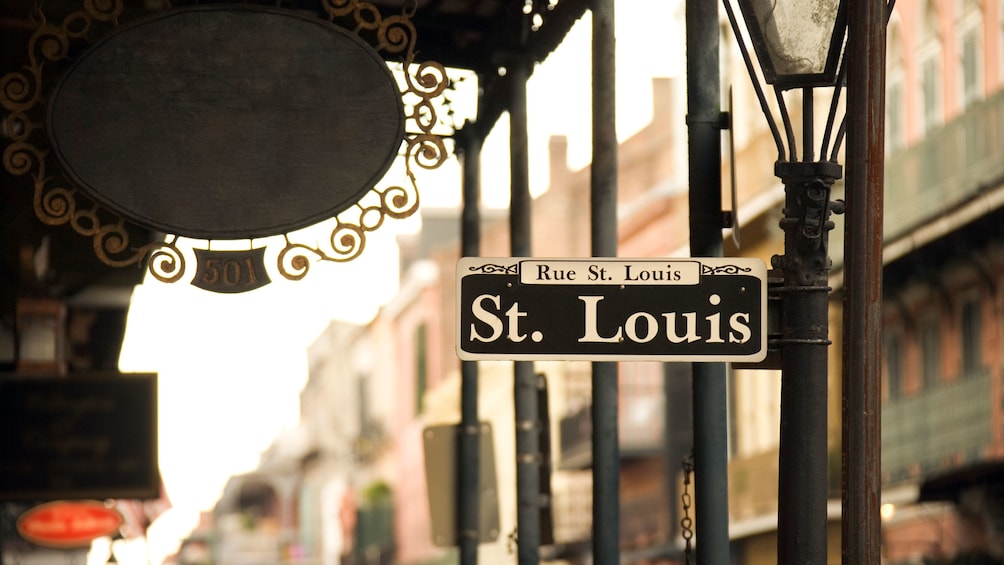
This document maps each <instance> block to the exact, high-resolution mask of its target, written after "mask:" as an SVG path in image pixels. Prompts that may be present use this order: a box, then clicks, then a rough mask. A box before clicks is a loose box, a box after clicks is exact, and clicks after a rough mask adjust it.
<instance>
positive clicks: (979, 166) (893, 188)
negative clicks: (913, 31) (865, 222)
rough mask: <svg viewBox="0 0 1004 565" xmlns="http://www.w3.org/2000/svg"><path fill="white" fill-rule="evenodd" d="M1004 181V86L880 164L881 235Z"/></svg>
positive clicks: (899, 231)
mask: <svg viewBox="0 0 1004 565" xmlns="http://www.w3.org/2000/svg"><path fill="white" fill-rule="evenodd" d="M1002 181H1004V90H1001V91H1000V92H997V93H996V94H995V95H993V96H991V97H990V98H987V99H985V100H983V101H981V102H979V103H977V104H974V105H973V106H971V107H969V108H968V109H967V110H966V111H965V113H964V114H962V115H961V116H959V117H958V118H956V119H954V120H952V121H951V122H948V123H946V124H945V125H944V126H942V127H941V128H938V129H937V130H934V131H931V132H930V133H929V134H928V135H927V137H925V138H924V140H923V141H921V142H920V143H918V144H917V145H914V146H912V147H910V148H908V149H906V150H904V151H900V152H897V153H895V154H893V155H890V156H889V158H888V159H887V160H886V164H885V200H886V202H890V203H897V205H895V206H886V209H885V236H886V237H887V238H895V237H898V236H900V235H903V234H904V233H907V232H909V230H911V229H912V228H914V227H916V226H918V225H921V224H923V223H925V222H927V221H928V220H930V219H931V218H934V217H936V216H937V215H939V214H940V213H942V211H943V210H945V209H946V208H947V209H951V207H952V206H954V205H957V204H960V203H962V202H965V201H966V200H968V199H970V198H972V197H973V196H976V195H977V194H978V193H979V192H980V191H981V190H984V189H986V188H987V187H991V186H994V185H995V184H999V183H1001V182H1002Z"/></svg>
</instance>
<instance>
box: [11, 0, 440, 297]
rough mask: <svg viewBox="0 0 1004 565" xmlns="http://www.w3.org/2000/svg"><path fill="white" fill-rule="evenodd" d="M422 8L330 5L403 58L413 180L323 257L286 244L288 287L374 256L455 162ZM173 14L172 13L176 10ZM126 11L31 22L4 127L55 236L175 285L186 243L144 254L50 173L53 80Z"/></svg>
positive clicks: (97, 1)
mask: <svg viewBox="0 0 1004 565" xmlns="http://www.w3.org/2000/svg"><path fill="white" fill-rule="evenodd" d="M262 1H264V0H262ZM417 5H418V3H417V1H414V0H412V1H411V2H410V3H406V5H405V7H404V8H403V9H402V10H401V12H400V13H398V14H394V15H389V16H386V17H385V16H383V15H382V14H381V13H380V10H379V8H378V7H377V6H376V5H375V4H373V3H372V2H369V1H366V0H321V8H320V12H319V13H318V16H319V17H321V18H324V17H327V19H328V21H330V22H332V23H333V24H335V25H339V26H341V27H343V28H345V29H348V30H351V31H352V32H353V33H355V34H356V35H358V36H360V37H361V38H363V39H364V40H365V41H367V42H369V43H370V44H371V45H372V46H373V48H374V49H375V50H377V51H378V52H382V53H384V56H385V58H387V59H390V58H395V57H399V59H398V61H399V64H400V72H399V73H397V76H398V77H399V78H398V86H399V87H400V91H401V99H402V102H403V104H404V107H405V112H404V116H405V128H404V129H405V131H404V137H403V139H402V141H401V148H400V152H399V158H400V159H402V160H403V165H404V173H405V175H406V176H407V179H408V180H407V181H406V182H403V183H398V184H396V185H393V186H386V187H382V188H381V187H376V186H374V187H373V188H372V190H371V191H370V192H369V193H367V194H366V195H364V197H363V198H362V199H361V200H360V201H359V202H357V203H356V204H355V205H354V206H352V207H350V208H349V209H347V210H345V211H343V212H341V213H340V214H338V216H337V217H336V218H334V220H335V225H334V228H333V229H332V230H331V233H330V235H329V236H328V238H327V241H326V243H325V245H324V246H323V247H322V246H321V245H310V244H305V243H301V242H297V241H294V240H293V239H292V238H291V235H290V234H282V235H283V237H284V240H285V245H284V246H283V247H282V249H281V250H280V252H279V254H278V259H277V269H278V270H279V272H280V274H281V275H282V276H283V277H285V278H286V279H288V280H300V279H302V278H303V277H305V276H306V275H307V273H308V272H309V270H310V265H311V262H312V260H320V261H334V262H346V261H350V260H352V259H355V258H356V257H358V256H359V255H360V254H361V253H362V252H363V250H364V248H365V247H366V237H367V234H368V233H369V232H372V231H373V230H376V229H378V228H379V227H380V226H381V225H382V224H383V222H384V220H385V219H386V218H393V219H403V218H407V217H409V216H411V215H412V214H414V213H415V212H416V211H417V210H418V206H419V192H418V187H417V184H416V179H415V175H414V173H413V171H414V170H416V169H418V168H420V169H425V170H431V169H436V168H438V167H439V166H441V165H442V164H444V163H445V162H446V159H447V158H448V156H449V151H448V149H447V146H446V144H445V143H444V140H443V137H442V136H441V135H440V134H439V133H438V130H437V128H443V127H446V128H447V129H451V126H449V125H447V124H444V123H443V121H442V120H441V119H440V116H439V115H438V113H437V108H439V106H441V104H440V102H439V101H440V98H441V97H443V96H444V93H445V92H446V90H447V89H448V88H450V86H451V79H450V77H449V76H448V75H447V72H446V69H445V68H444V67H443V66H442V65H441V64H439V63H437V62H434V61H423V62H419V61H418V60H417V57H416V41H417V30H416V27H415V24H414V23H413V21H412V18H413V16H414V14H415V11H416V9H417ZM166 6H167V8H166V9H173V8H171V6H170V3H167V4H166ZM124 8H125V6H124V0H81V9H79V10H77V11H74V12H72V13H70V14H69V15H66V16H65V18H64V19H63V20H62V21H61V22H49V21H47V19H46V17H45V14H44V13H43V12H42V10H41V8H39V9H37V10H36V13H35V14H33V15H32V17H33V19H34V20H35V21H36V22H37V26H38V27H37V29H36V30H35V31H34V32H33V33H32V34H31V36H30V39H29V40H28V45H27V54H26V55H27V64H26V65H25V66H24V67H23V68H22V69H19V70H16V71H12V72H9V73H7V74H5V75H3V76H0V107H2V108H3V109H4V112H3V114H4V116H3V120H2V122H0V127H2V130H3V134H4V136H5V137H6V138H7V141H8V144H7V146H6V147H5V149H4V151H3V153H2V162H3V166H4V169H6V171H7V172H9V173H10V174H12V175H14V176H19V177H28V178H29V179H30V180H29V183H30V184H31V185H32V188H33V191H34V194H33V208H34V212H35V215H36V216H37V218H38V220H39V221H41V222H42V223H44V224H46V225H51V226H62V225H69V226H70V227H72V229H73V230H74V231H75V232H77V233H78V234H80V235H81V236H84V237H88V238H91V242H92V247H93V249H94V253H95V255H96V256H97V258H98V259H99V260H101V261H102V262H103V263H105V264H107V265H109V266H114V267H123V266H127V265H133V264H137V263H141V262H142V261H144V260H145V261H146V267H147V270H148V272H149V273H150V274H151V275H152V276H153V277H155V278H156V279H157V280H160V281H162V282H169V283H170V282H176V281H178V280H180V279H181V278H182V276H183V275H184V274H185V264H186V260H185V255H184V254H183V253H182V252H181V251H180V249H179V247H178V245H177V239H178V236H177V235H170V234H169V235H168V238H167V240H166V241H157V242H152V243H145V242H144V244H142V245H137V244H135V243H133V242H131V237H130V234H131V233H132V232H131V231H130V229H129V225H127V220H126V219H124V218H123V217H122V216H120V215H118V214H116V213H115V212H113V211H111V210H108V209H106V208H103V207H102V206H101V205H100V204H98V203H97V202H96V201H93V200H92V199H91V198H90V197H89V196H88V195H86V194H85V193H83V192H82V191H80V190H78V189H77V188H76V187H74V186H73V185H72V184H71V183H70V182H68V181H67V180H65V179H64V177H63V175H62V174H61V173H60V172H59V171H58V169H57V167H55V166H51V165H50V159H54V157H52V156H51V155H50V153H51V151H50V146H49V142H48V139H47V136H46V132H45V129H46V128H45V119H46V107H45V106H46V98H47V96H48V93H47V91H46V89H47V88H49V87H50V86H51V85H47V80H51V79H52V76H53V75H55V74H58V72H60V70H59V69H60V68H62V67H63V66H65V64H67V63H69V62H70V58H71V54H72V53H75V52H76V51H77V50H76V47H77V45H78V44H79V43H82V42H94V41H96V40H97V39H99V38H100V37H101V36H102V35H103V34H104V33H106V32H109V31H111V30H113V29H114V28H117V27H118V26H119V20H120V18H121V17H122V16H123V13H124V11H125V10H124ZM57 78H58V77H57ZM447 102H448V101H447Z"/></svg>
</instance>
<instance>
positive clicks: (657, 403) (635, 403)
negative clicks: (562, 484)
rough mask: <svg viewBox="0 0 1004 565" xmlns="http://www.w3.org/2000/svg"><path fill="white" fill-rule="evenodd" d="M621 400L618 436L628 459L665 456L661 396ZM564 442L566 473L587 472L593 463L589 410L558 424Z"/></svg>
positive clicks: (561, 462) (638, 395) (627, 395)
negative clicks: (657, 455) (660, 454)
mask: <svg viewBox="0 0 1004 565" xmlns="http://www.w3.org/2000/svg"><path fill="white" fill-rule="evenodd" d="M623 392H624V393H622V396H621V409H620V418H619V422H618V436H619V438H620V452H621V456H622V457H624V458H632V457H642V456H646V455H653V454H658V453H661V450H662V449H663V445H662V437H663V436H662V430H663V427H664V422H663V419H664V414H663V405H664V400H663V397H662V395H661V394H641V393H636V394H632V393H626V391H623ZM558 427H559V433H560V439H561V447H560V449H561V458H560V460H559V466H560V468H562V469H583V468H586V467H589V466H590V464H591V462H592V450H591V446H592V433H593V432H592V430H593V426H592V420H591V416H590V407H588V406H586V407H584V408H581V409H579V410H577V411H575V412H573V413H571V414H568V415H566V416H565V417H563V418H561V421H560V422H559V424H558Z"/></svg>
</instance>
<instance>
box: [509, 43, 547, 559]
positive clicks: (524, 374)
mask: <svg viewBox="0 0 1004 565" xmlns="http://www.w3.org/2000/svg"><path fill="white" fill-rule="evenodd" d="M528 64H529V62H527V61H523V60H514V61H513V62H512V64H510V65H509V68H508V72H509V73H510V75H511V76H512V83H511V84H512V93H511V95H512V99H511V100H510V106H509V155H510V157H509V158H510V184H511V192H510V200H509V238H510V247H511V253H512V256H513V257H529V256H530V254H531V251H530V205H531V198H530V174H529V160H528V157H527V114H526V81H527V78H528V77H529V74H530V73H529V69H528ZM513 394H514V402H515V412H516V541H517V546H518V556H517V557H518V563H519V565H537V563H539V562H540V436H539V426H540V422H539V410H538V406H537V376H536V375H535V374H534V371H533V362H531V361H516V362H515V363H514V364H513Z"/></svg>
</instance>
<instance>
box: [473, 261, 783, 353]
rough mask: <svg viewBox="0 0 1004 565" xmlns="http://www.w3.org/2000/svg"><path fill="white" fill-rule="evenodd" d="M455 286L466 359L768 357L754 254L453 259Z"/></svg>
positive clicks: (759, 268) (762, 280)
mask: <svg viewBox="0 0 1004 565" xmlns="http://www.w3.org/2000/svg"><path fill="white" fill-rule="evenodd" d="M457 287H458V288H457V296H458V297H459V301H458V307H457V354H458V355H459V356H460V358H461V359H463V360H465V361H473V360H489V359H500V360H550V359H555V360H573V359H578V360H588V361H630V360H651V361H742V362H750V363H755V362H759V361H762V360H763V359H764V357H766V355H767V315H766V314H767V267H766V265H765V264H764V262H763V261H761V260H760V259H748V258H735V257H730V258H681V259H652V258H645V259H629V258H590V259H579V258H576V259H572V258H527V257H506V258H498V257H494V258H485V257H468V258H464V259H461V260H460V262H459V263H458V264H457Z"/></svg>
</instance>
